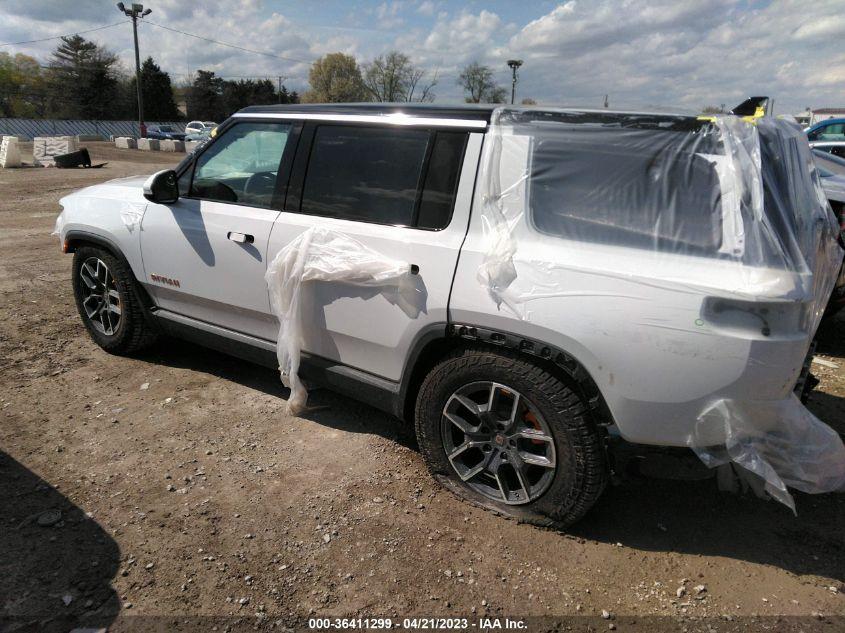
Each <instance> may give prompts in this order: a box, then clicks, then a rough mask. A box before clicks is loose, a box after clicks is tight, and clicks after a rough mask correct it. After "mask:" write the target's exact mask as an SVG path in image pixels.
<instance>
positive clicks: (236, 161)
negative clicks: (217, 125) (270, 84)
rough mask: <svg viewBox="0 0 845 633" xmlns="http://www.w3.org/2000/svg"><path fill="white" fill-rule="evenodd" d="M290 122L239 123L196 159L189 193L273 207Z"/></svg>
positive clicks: (205, 197) (196, 196)
mask: <svg viewBox="0 0 845 633" xmlns="http://www.w3.org/2000/svg"><path fill="white" fill-rule="evenodd" d="M290 128H291V126H290V124H289V123H238V124H236V125H234V126H232V127H231V128H229V129H228V130H226V132H225V133H224V134H223V135H222V136H221V137H220V138H218V139H217V141H216V142H215V143H214V144H213V145H211V147H209V148H208V149H207V150H206V151H205V152H203V153H202V154H201V155H200V157H199V159H198V160H197V164H196V167H195V169H194V177H193V181H192V182H191V189H190V197H192V198H200V199H203V200H216V201H219V202H234V203H238V204H246V205H251V206H257V207H265V208H270V206H271V204H272V201H273V194H274V192H275V190H276V178H277V177H278V174H279V165H280V163H281V161H282V154H283V153H284V150H285V146H286V145H287V140H288V135H289V133H290Z"/></svg>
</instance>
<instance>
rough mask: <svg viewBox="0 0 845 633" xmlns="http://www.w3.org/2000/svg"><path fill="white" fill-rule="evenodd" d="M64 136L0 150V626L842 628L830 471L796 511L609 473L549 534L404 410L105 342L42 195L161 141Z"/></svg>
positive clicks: (833, 411) (834, 378) (838, 352)
mask: <svg viewBox="0 0 845 633" xmlns="http://www.w3.org/2000/svg"><path fill="white" fill-rule="evenodd" d="M87 145H88V147H89V149H91V150H92V155H93V158H94V159H95V162H96V161H98V160H108V161H109V163H108V165H107V166H106V167H104V168H103V169H100V170H56V169H36V168H22V169H17V170H5V171H2V172H0V294H2V301H0V358H2V363H0V384H2V389H0V420H2V422H1V423H0V510H2V512H0V604H2V609H0V630H3V624H2V618H13V619H12V620H7V622H6V624H7V625H8V626H9V629H8V630H15V629H16V628H17V627H23V628H24V629H25V630H40V629H45V630H67V628H69V625H68V622H69V620H67V618H68V617H93V618H95V619H96V621H97V622H99V623H103V624H109V623H111V626H112V630H129V629H132V627H133V626H135V625H137V624H138V623H140V622H143V623H145V624H144V627H145V630H151V629H152V628H153V627H152V624H153V623H154V622H158V623H169V624H163V625H162V626H164V628H163V629H161V630H165V629H169V628H173V627H176V623H177V622H188V621H189V620H187V619H186V618H199V617H209V618H211V617H220V618H229V619H222V620H220V621H219V624H220V626H219V630H224V629H225V627H226V626H230V627H231V626H233V623H236V622H238V621H237V620H234V619H231V618H230V616H237V617H240V618H244V619H245V620H247V621H248V622H249V625H250V627H252V626H265V625H266V626H276V625H278V626H279V627H282V626H284V625H285V624H289V623H291V622H293V618H297V617H307V616H309V615H310V616H313V615H320V616H353V615H359V616H362V617H366V616H371V617H374V616H388V617H393V618H401V617H403V616H409V615H418V616H422V615H437V616H448V615H452V616H463V617H469V618H471V619H472V621H473V622H474V621H475V619H476V618H478V617H481V616H495V617H504V616H510V617H516V616H519V617H527V616H573V617H574V618H575V619H573V620H570V624H571V626H573V628H577V627H579V626H583V627H592V628H593V630H607V629H611V628H617V629H618V630H655V629H659V628H661V627H668V629H673V627H685V628H687V629H689V630H697V629H695V628H694V627H695V626H696V624H702V623H706V626H712V627H715V628H717V629H719V630H721V629H722V628H725V627H728V626H730V625H732V624H738V623H741V625H742V626H743V627H745V628H743V629H742V630H750V629H751V630H753V629H756V628H758V627H764V626H768V627H770V628H774V629H778V630H782V629H783V628H784V627H785V626H786V624H788V623H792V624H795V623H798V624H796V626H800V627H801V628H803V629H804V630H807V628H808V627H810V628H812V627H813V626H816V625H817V626H818V627H821V628H820V630H826V631H833V630H842V629H841V628H839V627H841V626H845V619H843V617H842V616H844V615H845V598H843V591H845V586H843V580H845V538H843V534H842V525H843V522H844V521H843V520H844V519H845V496H843V495H824V496H809V495H802V494H797V495H796V501H797V507H798V516H797V517H796V516H793V515H792V514H791V513H790V512H789V510H787V509H786V508H785V507H783V506H781V505H779V504H777V503H775V502H771V501H769V502H767V501H764V500H760V499H757V498H755V497H753V496H751V495H750V494H749V495H732V494H728V493H724V492H719V491H718V490H717V487H716V483H715V481H714V480H713V479H707V480H698V481H678V480H671V479H646V478H642V477H633V476H632V477H628V478H625V479H620V480H618V481H616V482H615V485H613V486H612V487H610V488H609V489H608V491H607V493H606V494H605V496H604V497H603V498H602V500H601V501H600V502H599V504H598V505H597V506H596V508H595V509H594V510H593V511H592V512H591V514H590V515H589V516H588V517H587V518H586V519H585V520H584V521H582V522H581V523H580V524H578V525H577V526H575V527H574V528H572V529H571V531H570V532H569V533H566V534H563V533H559V532H555V531H549V530H542V529H538V528H534V527H531V526H528V525H520V524H518V523H515V522H512V521H507V520H504V519H501V518H497V517H495V516H493V515H491V514H488V513H486V512H484V511H482V510H479V509H476V508H473V507H470V506H468V505H466V504H464V503H462V502H461V501H459V500H457V499H456V498H455V497H453V496H452V495H451V494H449V493H448V492H446V491H444V490H442V489H441V488H439V487H438V486H437V485H436V484H435V483H433V482H432V481H431V480H430V479H429V477H428V475H427V474H426V471H425V468H424V465H423V463H422V460H421V459H420V456H419V454H418V453H417V451H416V447H415V442H414V439H413V434H412V432H411V431H410V430H409V429H407V428H405V427H404V426H403V425H401V424H400V423H399V422H398V421H396V420H393V419H391V418H389V417H388V416H386V415H384V414H382V413H380V412H378V411H376V410H374V409H371V408H369V407H367V406H364V405H361V404H358V403H356V402H354V401H352V400H349V399H346V398H343V397H341V396H337V395H333V394H332V393H330V392H326V391H315V392H314V393H313V394H312V398H311V401H310V403H309V404H313V405H317V407H318V408H317V409H316V410H314V411H311V412H309V413H307V414H305V415H304V416H302V417H291V416H288V415H286V414H285V412H284V398H285V397H286V390H285V389H284V388H283V387H282V386H281V384H280V382H279V380H278V376H277V374H276V373H275V372H273V371H270V370H267V369H263V368H260V367H257V366H253V365H250V364H248V363H246V362H242V361H240V360H236V359H234V358H229V357H227V356H223V355H221V354H217V353H215V352H210V351H207V350H204V349H201V348H197V347H193V346H190V345H188V344H185V343H180V342H178V341H166V342H164V343H162V344H159V345H158V346H157V347H156V348H155V349H153V350H151V351H149V352H147V353H145V354H143V355H140V356H138V357H135V358H120V357H114V356H109V355H107V354H105V353H104V352H102V351H101V350H100V349H99V348H97V347H96V346H95V345H94V344H93V343H92V341H91V340H90V339H89V338H88V336H87V334H86V332H85V330H84V328H83V326H82V324H81V323H80V320H79V317H78V315H77V313H76V309H75V306H74V302H73V297H72V294H71V287H70V257H65V256H62V254H61V253H60V251H59V248H58V244H57V241H56V238H55V237H51V236H50V232H51V231H52V228H53V223H54V220H55V216H56V214H57V213H58V199H59V198H60V197H61V196H63V195H65V194H66V193H69V192H71V191H73V190H75V189H78V188H80V187H82V186H85V185H88V184H92V183H95V182H100V181H103V180H107V179H110V178H117V177H122V176H127V175H132V174H137V173H150V172H152V171H154V170H156V169H160V168H164V167H166V166H168V165H172V164H175V162H177V161H178V160H179V158H181V157H180V156H179V155H176V156H172V155H167V154H161V153H142V152H139V151H132V150H116V149H114V148H112V147H110V146H109V145H108V144H105V143H102V144H100V143H89V144H87ZM843 327H845V322H843V319H839V320H838V321H836V322H833V323H831V324H829V326H828V327H826V328H825V331H824V332H823V333H822V343H821V347H820V351H821V355H820V358H821V359H823V360H824V361H827V362H828V363H832V366H831V365H819V364H815V365H814V370H815V373H816V374H817V375H818V377H819V378H820V379H821V384H820V385H819V387H818V389H817V391H816V393H815V394H814V395H813V397H812V399H811V402H810V408H811V409H812V410H813V411H814V412H815V413H816V414H817V415H818V416H819V417H821V418H822V419H824V420H826V421H828V422H829V423H832V424H834V425H836V426H838V430H839V431H840V432H842V431H843V430H845V342H843V336H842V331H843V329H842V328H843ZM50 511H54V512H52V513H51V512H50ZM603 611H604V612H606V613H605V614H604V616H606V617H602V612H603ZM138 616H167V617H168V618H172V619H163V620H154V619H145V618H143V617H138ZM175 616H180V617H179V618H178V619H177V618H175ZM581 616H589V617H590V618H592V619H588V618H586V617H585V618H581ZM653 616H660V617H659V618H655V617H653ZM709 616H713V617H709ZM752 616H759V617H752ZM763 616H807V617H805V618H804V619H798V620H791V619H789V618H788V617H784V618H781V619H780V620H778V619H777V618H775V619H771V618H769V619H765V618H763ZM809 616H812V618H810V617H809ZM837 616H838V618H837ZM702 617H705V618H706V619H704V620H699V618H702ZM190 621H191V622H205V624H204V625H202V626H201V627H200V628H208V629H210V628H211V626H212V625H211V622H212V620H190ZM215 622H216V621H215ZM533 622H536V623H538V626H539V625H542V626H543V627H545V628H549V627H550V625H549V622H550V621H549V620H535V621H533ZM773 623H778V624H773ZM206 625H207V626H206ZM27 627H34V628H27ZM63 627H64V628H63ZM136 628H137V627H136ZM705 630H706V629H705Z"/></svg>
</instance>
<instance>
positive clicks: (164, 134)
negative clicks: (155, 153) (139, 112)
mask: <svg viewBox="0 0 845 633" xmlns="http://www.w3.org/2000/svg"><path fill="white" fill-rule="evenodd" d="M147 138H153V139H159V140H165V139H171V140H174V141H184V140H185V133H184V132H181V131H179V130H178V129H177V128H175V127H173V126H172V125H150V126H149V127H148V128H147Z"/></svg>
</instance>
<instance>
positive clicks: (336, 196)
mask: <svg viewBox="0 0 845 633" xmlns="http://www.w3.org/2000/svg"><path fill="white" fill-rule="evenodd" d="M430 137H431V133H430V132H428V131H427V130H411V129H396V128H393V127H390V128H388V127H383V128H378V127H351V126H340V125H321V126H319V127H318V128H317V129H316V132H315V134H314V142H313V145H312V148H311V157H310V159H309V161H308V171H307V173H306V177H305V184H304V186H303V191H302V210H303V211H304V212H306V213H316V214H319V215H325V216H329V217H337V218H348V219H353V220H363V221H366V222H377V223H380V224H399V225H403V226H410V225H412V224H413V221H414V210H415V208H416V203H417V191H418V190H419V187H420V177H421V175H422V169H423V164H424V163H425V157H426V150H427V148H428V144H429V139H430Z"/></svg>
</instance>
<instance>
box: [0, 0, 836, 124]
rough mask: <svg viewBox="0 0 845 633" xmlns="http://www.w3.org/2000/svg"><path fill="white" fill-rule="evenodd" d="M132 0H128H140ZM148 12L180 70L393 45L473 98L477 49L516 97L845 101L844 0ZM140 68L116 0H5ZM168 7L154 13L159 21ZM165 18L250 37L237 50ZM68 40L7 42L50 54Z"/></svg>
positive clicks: (785, 107) (669, 103)
mask: <svg viewBox="0 0 845 633" xmlns="http://www.w3.org/2000/svg"><path fill="white" fill-rule="evenodd" d="M127 4H128V3H127ZM145 7H148V8H151V9H152V14H151V15H149V16H148V17H147V18H144V20H143V21H144V22H148V23H144V24H141V25H140V26H139V38H140V46H141V56H142V58H145V57H146V56H148V55H152V57H153V58H154V59H155V60H156V62H157V63H159V65H160V66H161V67H162V68H163V69H164V70H165V71H167V72H169V73H170V74H171V77H172V78H173V80H174V81H175V82H177V83H179V82H184V81H186V80H187V79H189V78H190V76H191V73H192V72H194V71H196V69H198V68H202V69H205V70H213V71H215V72H216V73H217V74H218V75H222V76H225V77H271V78H273V79H274V81H275V80H276V78H277V77H278V76H283V77H284V83H285V85H286V86H287V87H288V88H289V89H294V90H299V91H303V90H305V89H306V88H307V83H308V68H309V65H310V63H311V62H312V61H313V60H315V59H316V58H318V57H320V56H321V55H324V54H326V53H331V52H336V51H341V52H344V53H347V54H349V55H352V56H354V57H355V58H356V59H357V60H358V61H359V63H362V64H363V63H366V62H368V61H370V60H372V59H373V58H374V57H376V56H377V55H380V54H383V53H385V52H387V51H390V50H400V51H402V52H404V53H406V54H407V55H408V56H409V57H410V58H411V59H412V61H413V62H414V63H415V64H417V65H418V66H419V67H421V68H424V69H427V70H428V71H429V73H428V77H429V78H430V77H431V76H432V74H433V73H434V72H435V71H436V72H437V85H436V87H435V88H434V93H435V94H436V101H437V102H443V103H448V102H456V101H461V100H462V92H461V89H460V87H459V86H458V85H457V76H458V74H459V73H460V69H461V68H462V67H463V66H464V65H466V64H467V63H469V62H472V61H478V62H480V63H482V64H486V65H488V66H490V67H491V68H493V69H494V70H495V73H496V75H495V76H496V79H497V80H498V81H499V83H500V84H502V85H504V86H505V87H507V88H510V79H511V76H510V69H509V68H508V67H507V63H506V62H507V60H508V59H511V58H518V59H522V60H523V61H524V64H523V67H522V68H521V70H520V74H519V83H518V86H517V101H519V100H520V99H522V98H524V97H530V98H533V99H535V100H536V101H537V102H538V103H541V104H561V105H573V106H590V107H600V106H601V105H602V102H603V100H604V95H606V94H607V95H609V97H608V98H609V103H610V106H611V108H617V109H625V108H651V109H663V110H672V111H698V110H700V109H701V108H703V107H704V106H708V105H716V106H718V105H721V104H725V105H727V106H728V107H731V106H733V105H735V104H737V103H739V102H740V101H741V100H742V99H744V98H745V97H747V96H749V95H769V96H771V97H773V98H774V99H775V111H776V113H784V112H788V113H793V114H794V113H797V112H800V111H802V110H804V108H806V107H812V108H818V107H835V106H845V44H843V42H845V0H802V1H797V0H772V1H768V0H569V1H566V2H550V1H543V0H538V1H531V0H522V1H519V2H515V1H513V0H511V1H508V2H495V1H487V2H472V1H469V2H455V1H451V0H387V1H378V0H375V1H366V2H364V1H361V2H353V1H347V2H342V1H340V0H300V1H290V0H289V1H285V0H202V1H196V2H195V1H192V0H148V2H146V3H145ZM121 20H124V21H125V22H124V23H120V24H117V25H116V26H113V27H110V28H105V29H102V30H98V31H94V32H90V33H85V34H83V37H86V38H88V39H91V40H93V41H95V42H97V43H98V44H102V45H104V46H106V47H108V48H109V49H110V50H112V51H113V52H115V53H116V54H117V55H119V57H120V60H121V62H122V64H123V66H124V67H125V69H127V70H131V69H133V68H134V52H133V45H132V27H131V24H130V23H129V22H128V21H126V20H128V19H127V18H125V17H124V16H122V14H121V13H120V12H119V11H118V9H117V8H116V7H115V3H114V2H110V1H106V0H0V44H2V43H9V42H20V41H23V40H33V39H40V38H46V37H50V36H54V35H61V34H67V33H74V32H79V31H82V30H87V29H93V28H96V27H99V26H104V25H109V24H113V23H116V22H121ZM152 23H155V24H152ZM156 25H163V26H167V27H169V28H171V29H177V30H180V31H185V32H189V33H194V34H197V35H202V36H204V37H208V38H212V39H216V40H220V41H223V42H226V43H230V44H234V45H237V46H241V47H244V48H249V49H254V50H256V51H262V52H266V53H270V54H271V55H272V56H271V55H261V54H258V53H253V52H247V51H242V50H236V49H233V48H228V47H224V46H219V45H216V44H212V43H209V42H205V41H202V40H199V39H196V38H192V37H189V36H186V35H182V34H179V33H174V32H172V31H168V30H165V29H163V28H161V26H156ZM56 44H57V41H56V40H52V41H46V42H37V43H31V44H19V45H11V46H0V51H7V52H9V53H13V54H14V53H18V52H22V53H26V54H29V55H33V56H34V57H36V58H37V59H39V60H41V61H44V62H46V61H47V59H48V58H49V56H50V53H51V51H52V50H53V49H54V48H55V46H56Z"/></svg>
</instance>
